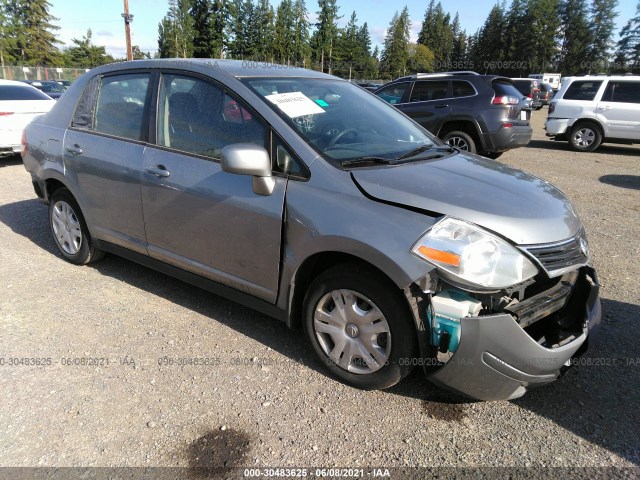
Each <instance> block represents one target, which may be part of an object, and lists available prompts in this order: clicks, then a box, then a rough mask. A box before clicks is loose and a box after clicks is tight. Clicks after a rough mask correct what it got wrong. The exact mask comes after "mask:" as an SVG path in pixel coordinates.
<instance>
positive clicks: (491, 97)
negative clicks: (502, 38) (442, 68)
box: [374, 72, 532, 158]
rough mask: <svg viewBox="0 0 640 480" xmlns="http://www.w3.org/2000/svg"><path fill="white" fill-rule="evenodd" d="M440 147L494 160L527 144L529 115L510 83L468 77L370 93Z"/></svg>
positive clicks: (409, 80) (426, 78)
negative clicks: (440, 142) (433, 137)
mask: <svg viewBox="0 0 640 480" xmlns="http://www.w3.org/2000/svg"><path fill="white" fill-rule="evenodd" d="M374 93H375V94H376V95H378V96H379V97H380V98H382V99H383V100H385V101H386V102H388V103H390V104H391V105H393V106H394V107H396V108H397V109H398V110H400V111H401V112H403V113H405V114H407V115H408V116H410V117H411V118H413V119H414V120H415V121H416V122H418V123H419V124H420V125H422V126H423V127H425V128H426V129H427V130H429V131H430V132H431V133H433V134H434V135H436V136H437V137H438V138H440V139H442V140H443V141H444V142H446V143H448V144H450V145H452V146H454V147H456V148H458V149H460V150H464V151H468V152H471V153H476V152H478V153H481V154H482V155H485V156H487V157H492V158H497V157H498V156H500V155H501V154H502V153H503V152H505V151H507V150H509V149H512V148H517V147H522V146H524V145H527V144H528V143H529V141H530V140H531V134H532V129H531V126H530V125H529V119H530V115H531V111H530V109H527V108H526V103H525V102H524V101H522V100H521V97H522V95H520V92H518V90H516V88H515V87H514V86H513V84H512V82H511V80H509V79H508V78H504V77H498V76H495V75H478V74H476V73H467V72H449V73H438V74H418V75H411V76H408V77H402V78H399V79H396V80H394V81H393V82H390V83H388V84H386V85H384V86H383V87H381V88H379V89H378V90H376V91H375V92H374Z"/></svg>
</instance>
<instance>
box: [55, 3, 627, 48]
mask: <svg viewBox="0 0 640 480" xmlns="http://www.w3.org/2000/svg"><path fill="white" fill-rule="evenodd" d="M49 2H50V3H51V9H50V13H51V14H52V15H53V16H55V17H57V18H58V20H57V21H56V22H54V24H56V25H58V26H59V27H60V30H58V32H57V35H58V39H59V40H61V41H62V42H63V46H64V45H66V46H70V45H71V44H72V43H71V39H73V38H78V39H81V38H82V37H83V35H85V34H86V33H87V29H89V28H90V29H91V32H92V35H93V36H92V40H93V43H94V44H95V45H100V46H104V47H106V50H107V53H110V54H111V55H113V56H114V57H116V58H123V57H125V56H126V54H125V37H124V21H123V19H122V13H123V12H124V1H123V0H99V1H96V0H81V1H78V0H49ZM270 2H271V3H272V4H273V5H274V6H276V5H277V4H278V3H279V0H270ZM337 3H338V6H339V7H340V10H339V13H340V14H341V15H343V18H342V19H341V20H340V21H339V24H340V26H343V25H345V24H346V22H347V21H348V19H349V17H350V16H351V12H353V11H354V10H355V12H356V15H357V16H358V24H359V25H362V24H363V23H364V22H367V23H368V26H369V31H370V32H371V37H372V43H373V45H374V46H375V45H381V44H382V42H383V41H384V36H385V32H386V28H387V27H388V25H389V22H390V21H391V18H392V17H393V14H394V13H395V12H396V11H397V10H401V9H402V8H403V7H404V5H407V7H408V8H409V15H410V17H411V21H412V27H411V33H412V40H413V41H415V40H416V39H417V37H418V32H419V31H420V27H421V25H422V19H423V17H424V13H425V11H426V9H427V6H428V5H429V0H420V1H418V0H406V1H405V2H403V3H396V2H390V1H388V0H387V1H384V0H338V2H337ZM495 3H496V1H495V0H442V5H443V7H444V9H445V11H448V12H450V13H451V16H452V17H453V15H455V12H456V11H457V12H458V13H459V14H460V23H461V26H462V28H463V29H465V30H466V31H467V33H469V34H471V33H474V32H475V31H476V30H477V29H478V28H480V27H481V26H482V24H483V23H484V21H485V19H486V18H487V15H488V14H489V11H490V10H491V8H492V7H493V5H495ZM507 3H508V4H509V3H510V2H507ZM306 4H307V10H309V12H310V20H311V21H312V22H313V21H315V19H316V15H315V12H316V10H318V6H317V1H316V0H306ZM636 5H637V0H619V4H618V12H619V15H618V17H617V19H616V22H617V29H616V35H615V38H614V40H616V41H617V40H618V32H619V30H620V28H622V26H624V25H625V24H626V23H627V21H628V20H629V19H630V18H632V17H633V16H634V14H635V9H636ZM167 10H168V3H167V1H166V0H129V13H131V14H133V16H134V18H133V22H132V24H131V36H132V39H131V41H132V44H133V45H138V46H139V47H140V48H141V50H142V51H143V52H150V53H151V54H153V53H155V51H156V50H157V49H158V23H160V20H162V17H164V15H165V14H166V13H167Z"/></svg>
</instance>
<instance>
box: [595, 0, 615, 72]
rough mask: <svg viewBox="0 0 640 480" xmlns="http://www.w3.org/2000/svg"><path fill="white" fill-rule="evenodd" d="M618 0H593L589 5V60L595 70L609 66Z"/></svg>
mask: <svg viewBox="0 0 640 480" xmlns="http://www.w3.org/2000/svg"><path fill="white" fill-rule="evenodd" d="M617 6H618V0H593V5H592V7H591V26H592V35H593V43H592V44H591V48H590V50H589V60H590V61H591V63H592V66H596V70H597V71H606V70H608V67H609V59H610V57H611V47H612V43H613V42H612V40H613V34H614V31H615V19H616V17H617V16H618V13H617V12H616V7H617Z"/></svg>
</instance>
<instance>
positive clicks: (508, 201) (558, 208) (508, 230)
mask: <svg viewBox="0 0 640 480" xmlns="http://www.w3.org/2000/svg"><path fill="white" fill-rule="evenodd" d="M351 174H352V176H353V178H354V180H355V182H356V183H357V184H358V185H359V186H360V188H362V189H363V190H364V191H365V192H366V193H367V195H369V196H371V197H373V198H375V199H378V200H382V201H386V202H393V203H395V204H401V205H407V206H410V207H414V208H418V209H423V210H428V211H431V212H436V213H439V214H444V215H449V216H451V217H456V218H459V219H462V220H467V221H469V222H473V223H475V224H477V225H481V226H482V227H484V228H486V229H488V230H491V231H494V232H496V233H497V234H499V235H501V236H503V237H506V238H508V239H510V240H511V241H512V242H514V243H516V244H520V245H527V244H537V243H550V242H557V241H560V240H565V239H567V238H570V237H572V236H574V235H575V234H577V233H578V231H579V230H580V228H581V223H580V219H579V218H578V216H577V214H576V213H575V211H574V209H573V206H572V205H571V203H570V202H569V200H568V199H567V198H566V197H565V195H564V194H563V193H562V192H561V191H560V190H558V189H557V188H556V187H554V186H553V185H551V184H550V183H548V182H546V181H544V180H541V179H539V178H537V177H534V176H532V175H529V174H527V173H524V172H522V171H520V170H516V169H513V168H510V167H507V166H506V165H503V164H501V163H499V162H496V161H493V160H489V159H486V158H482V157H479V156H476V155H470V154H463V153H458V154H455V155H453V156H449V157H446V158H442V159H438V160H430V161H422V162H420V161H418V162H412V163H406V164H403V165H397V166H387V167H380V168H377V167H376V168H359V169H353V170H352V171H351ZM425 227H426V226H425Z"/></svg>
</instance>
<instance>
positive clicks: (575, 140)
mask: <svg viewBox="0 0 640 480" xmlns="http://www.w3.org/2000/svg"><path fill="white" fill-rule="evenodd" d="M601 143H602V133H601V132H600V127H598V126H597V125H596V124H594V123H591V122H583V123H578V124H576V125H574V126H573V128H572V129H571V133H569V145H571V148H573V149H574V150H577V151H578V152H593V151H594V150H595V149H596V148H598V147H599V146H600V144H601Z"/></svg>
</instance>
